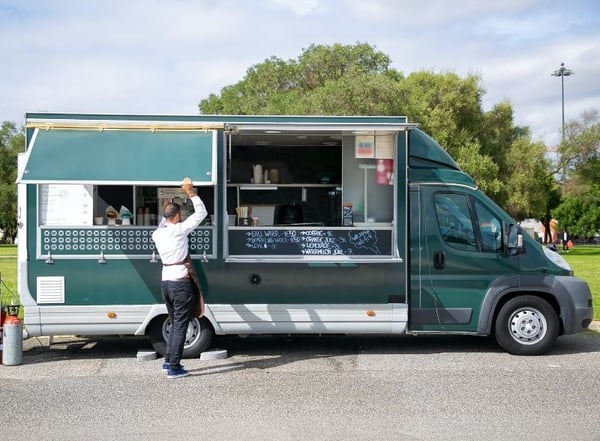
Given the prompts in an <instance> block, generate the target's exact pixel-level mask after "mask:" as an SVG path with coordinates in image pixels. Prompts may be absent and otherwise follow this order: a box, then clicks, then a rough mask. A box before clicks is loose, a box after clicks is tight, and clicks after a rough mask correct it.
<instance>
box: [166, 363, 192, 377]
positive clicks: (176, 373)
mask: <svg viewBox="0 0 600 441" xmlns="http://www.w3.org/2000/svg"><path fill="white" fill-rule="evenodd" d="M188 375H190V373H189V372H188V371H186V370H185V369H184V368H183V366H181V365H179V366H177V367H176V368H175V369H171V368H169V371H168V373H167V378H181V377H187V376H188Z"/></svg>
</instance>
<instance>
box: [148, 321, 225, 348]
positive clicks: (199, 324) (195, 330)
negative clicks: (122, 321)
mask: <svg viewBox="0 0 600 441" xmlns="http://www.w3.org/2000/svg"><path fill="white" fill-rule="evenodd" d="M170 330H171V321H170V320H169V317H168V316H166V315H165V316H160V317H157V318H155V319H154V320H153V321H152V323H151V324H150V327H149V329H148V336H149V337H150V341H151V342H152V347H153V348H154V350H155V351H156V352H158V353H159V354H160V355H161V356H162V355H165V352H166V351H167V338H168V336H169V331H170ZM214 334H215V332H214V330H213V328H212V325H211V324H210V322H209V321H208V320H207V319H206V318H204V317H203V318H198V317H192V318H191V319H190V323H189V324H188V328H187V332H186V334H185V344H184V346H183V358H197V357H199V356H200V354H201V353H202V352H204V351H206V350H207V349H208V348H209V347H210V344H211V343H212V339H213V336H214Z"/></svg>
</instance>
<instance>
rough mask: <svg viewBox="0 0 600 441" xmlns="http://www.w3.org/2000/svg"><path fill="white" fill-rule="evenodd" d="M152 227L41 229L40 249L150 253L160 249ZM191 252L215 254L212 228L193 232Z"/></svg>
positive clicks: (44, 252)
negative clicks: (156, 245)
mask: <svg viewBox="0 0 600 441" xmlns="http://www.w3.org/2000/svg"><path fill="white" fill-rule="evenodd" d="M153 231H154V229H151V228H140V227H135V226H132V227H123V226H119V227H113V228H111V227H108V228H107V227H89V228H48V227H42V228H41V229H40V236H41V237H40V251H41V254H42V255H47V254H48V253H50V254H52V255H53V256H57V255H78V256H80V255H86V254H89V255H91V256H97V255H98V254H100V252H103V253H104V254H106V255H117V254H127V255H150V254H152V252H155V251H156V248H155V247H154V242H153V241H152V232H153ZM189 247H190V254H207V255H210V254H212V253H213V229H212V227H200V228H198V229H196V230H194V231H193V232H192V233H191V234H190V239H189Z"/></svg>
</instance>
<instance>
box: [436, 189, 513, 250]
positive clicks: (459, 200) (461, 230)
mask: <svg viewBox="0 0 600 441" xmlns="http://www.w3.org/2000/svg"><path fill="white" fill-rule="evenodd" d="M434 201H435V212H436V216H437V220H438V225H439V229H440V234H441V236H442V238H443V239H444V241H445V242H446V243H447V244H448V245H450V246H451V247H453V248H457V249H459V250H463V251H481V252H484V253H496V252H498V251H500V250H501V249H502V229H501V225H502V224H501V222H500V220H498V218H497V217H496V216H494V214H493V213H492V212H491V211H490V210H489V209H487V208H486V207H485V206H484V205H482V204H481V203H480V202H479V201H476V200H475V199H474V198H470V197H469V196H467V195H464V194H458V193H438V194H436V195H435V197H434ZM471 207H472V208H473V210H471Z"/></svg>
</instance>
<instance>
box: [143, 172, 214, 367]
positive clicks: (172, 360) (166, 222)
mask: <svg viewBox="0 0 600 441" xmlns="http://www.w3.org/2000/svg"><path fill="white" fill-rule="evenodd" d="M181 188H183V190H184V191H185V192H186V193H187V195H188V197H189V198H190V200H191V201H192V204H193V206H194V213H193V214H191V215H190V216H189V217H188V218H187V219H186V220H185V221H182V219H181V207H180V206H179V204H176V203H168V204H167V205H166V206H165V207H164V217H163V218H162V219H161V221H160V223H159V225H158V228H157V229H156V230H155V231H154V232H153V233H152V240H153V241H154V243H155V245H156V249H157V251H158V254H159V255H160V259H161V260H162V264H163V266H162V276H161V292H162V296H163V299H164V301H165V304H166V306H167V311H168V312H169V319H170V320H171V330H170V332H169V336H168V339H167V350H166V353H165V361H164V363H163V371H167V376H168V378H180V377H186V376H188V375H189V372H188V371H186V370H185V369H184V368H183V366H182V365H181V363H180V362H181V358H182V356H183V347H184V343H185V335H186V331H187V327H188V323H189V321H190V318H191V316H192V311H193V310H194V307H195V300H194V296H195V294H194V285H193V281H192V278H191V277H190V274H189V272H188V270H187V267H186V265H185V263H184V262H185V261H186V259H188V257H189V250H188V235H189V234H190V233H191V232H192V231H194V230H195V229H196V227H197V226H198V225H200V223H201V222H202V221H203V220H204V219H205V218H206V215H207V214H208V213H207V211H206V207H205V205H204V202H202V200H201V199H200V197H199V196H198V195H197V194H196V191H195V190H194V185H193V183H192V180H191V179H189V178H185V179H184V180H183V182H182V184H181Z"/></svg>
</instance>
